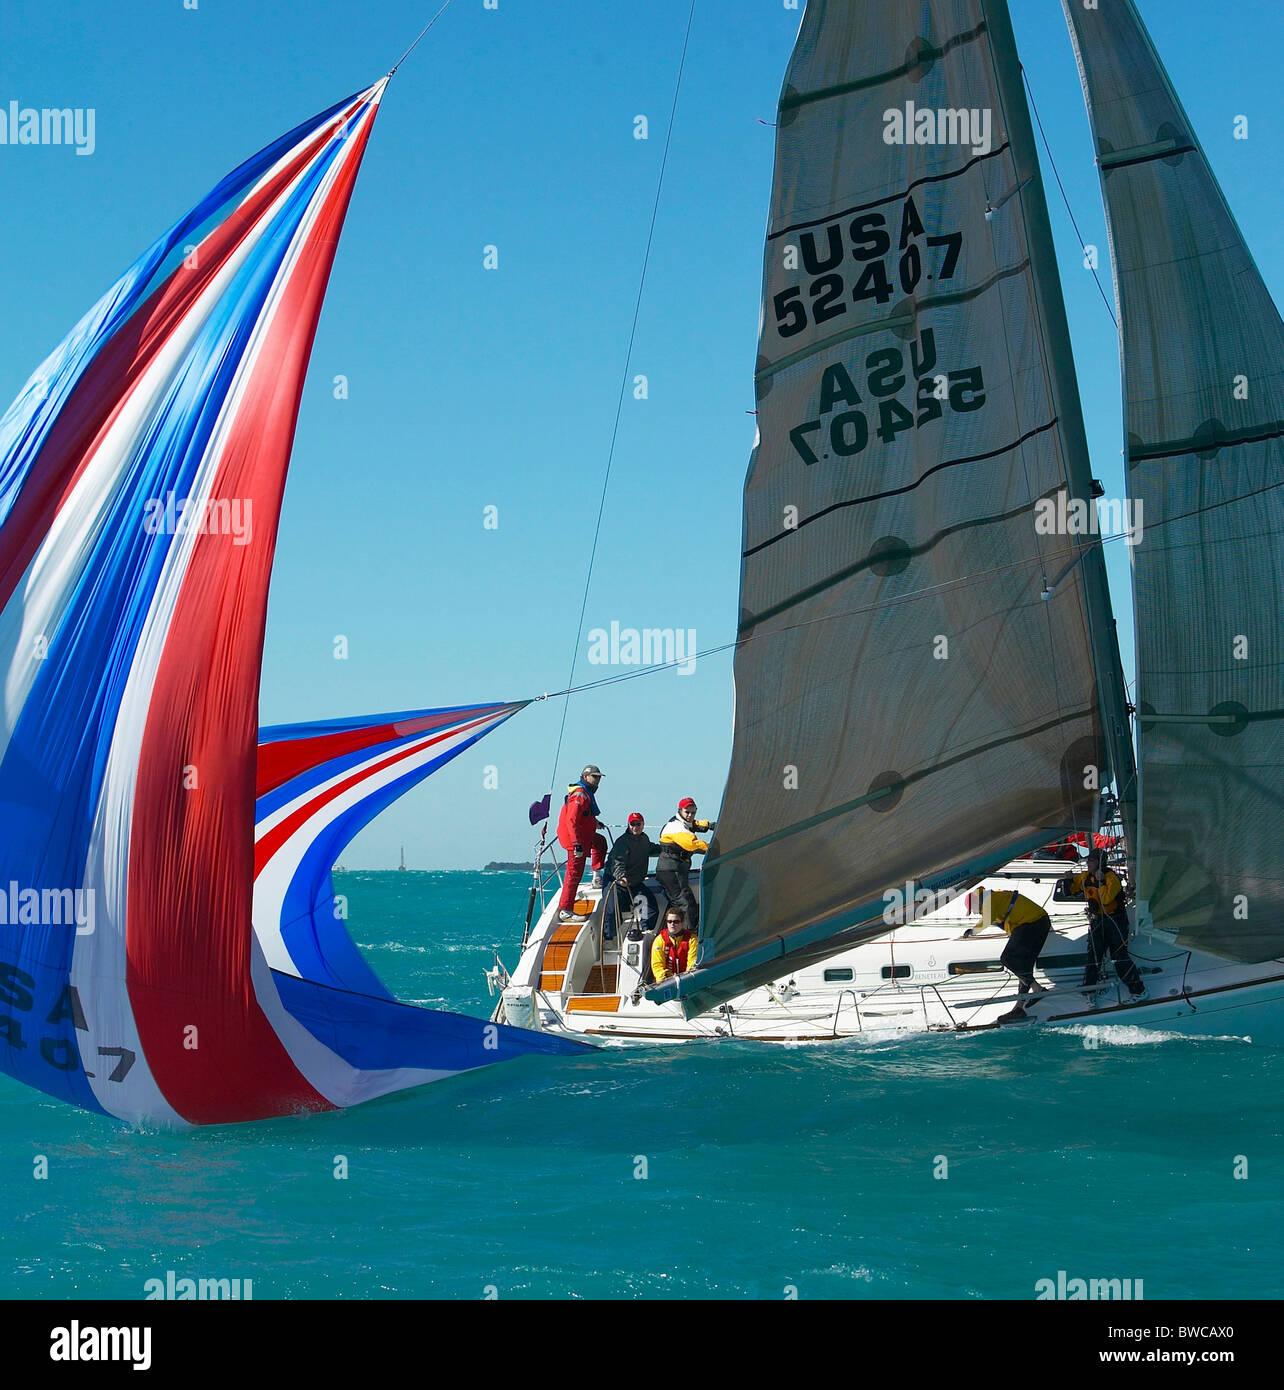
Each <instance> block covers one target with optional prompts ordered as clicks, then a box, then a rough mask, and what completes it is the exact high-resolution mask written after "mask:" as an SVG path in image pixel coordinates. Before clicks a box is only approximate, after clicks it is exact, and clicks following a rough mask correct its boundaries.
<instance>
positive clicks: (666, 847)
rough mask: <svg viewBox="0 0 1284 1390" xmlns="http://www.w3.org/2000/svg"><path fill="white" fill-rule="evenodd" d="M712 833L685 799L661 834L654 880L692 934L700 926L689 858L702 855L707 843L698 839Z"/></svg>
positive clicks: (691, 802)
mask: <svg viewBox="0 0 1284 1390" xmlns="http://www.w3.org/2000/svg"><path fill="white" fill-rule="evenodd" d="M712 829H713V822H712V821H709V820H696V804H695V802H694V801H693V800H692V799H691V798H690V797H689V796H684V797H683V798H682V800H681V801H679V802H678V814H677V815H676V816H673V817H671V818H670V819H669V820H668V821H667V822H666V823H665V827H664V829H663V830H662V831H660V857H659V859H658V860H656V865H655V876H656V878H658V879H659V880H660V886H661V887H662V888H663V889H664V894H665V897H667V898H668V900H669V906H670V907H680V908H681V909H682V912H683V915H684V916H685V918H686V920H687V921H688V922H689V923H690V925H691V930H692V931H693V932H694V931H696V930H698V928H699V926H700V907H699V904H698V903H697V902H696V900H695V894H694V893H693V892H692V891H691V856H692V855H693V854H703V853H704V852H705V850H707V849H708V848H709V842H708V841H707V840H705V839H702V838H701V837H702V836H703V835H707V834H708V833H709V831H710V830H712Z"/></svg>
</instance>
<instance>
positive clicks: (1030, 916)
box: [981, 889, 1048, 936]
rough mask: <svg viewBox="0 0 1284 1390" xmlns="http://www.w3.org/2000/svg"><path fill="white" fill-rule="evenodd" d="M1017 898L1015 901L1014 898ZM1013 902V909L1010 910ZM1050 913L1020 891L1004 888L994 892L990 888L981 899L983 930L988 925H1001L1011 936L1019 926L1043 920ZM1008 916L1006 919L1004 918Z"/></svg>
mask: <svg viewBox="0 0 1284 1390" xmlns="http://www.w3.org/2000/svg"><path fill="white" fill-rule="evenodd" d="M1014 898H1015V899H1016V901H1015V902H1013V901H1012V900H1013V899H1014ZM1009 904H1011V908H1012V910H1011V911H1010V912H1009V911H1008V906H1009ZM1047 915H1048V914H1047V913H1046V912H1045V911H1044V910H1043V909H1042V908H1041V907H1040V906H1039V904H1038V903H1035V902H1031V901H1030V899H1029V898H1023V897H1022V896H1021V894H1020V893H1017V892H1011V891H1008V890H1006V889H1005V890H1002V891H1000V892H997V893H992V892H990V891H989V890H988V889H987V891H986V893H985V896H984V898H983V899H982V900H981V930H982V931H984V930H985V928H986V927H998V926H1001V927H1002V928H1003V930H1004V931H1005V932H1007V934H1008V935H1009V936H1011V935H1012V933H1013V932H1014V931H1016V929H1017V928H1018V927H1028V926H1029V925H1030V923H1031V922H1041V921H1042V920H1043V919H1044V918H1045V917H1046V916H1047ZM1005 918H1006V920H1004V919H1005Z"/></svg>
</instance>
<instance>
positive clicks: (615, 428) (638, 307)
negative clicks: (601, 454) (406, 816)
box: [540, 0, 696, 792]
mask: <svg viewBox="0 0 1284 1390" xmlns="http://www.w3.org/2000/svg"><path fill="white" fill-rule="evenodd" d="M695 8H696V0H691V8H690V10H689V11H688V13H687V28H686V33H685V34H684V35H683V38H682V56H681V57H680V58H679V60H678V76H677V81H676V82H675V83H674V85H673V104H672V105H671V106H670V108H669V125H668V129H667V130H666V131H665V134H664V153H663V154H662V155H661V157H660V175H659V178H658V179H657V180H656V185H655V201H654V202H653V203H652V205H651V224H650V226H649V227H648V228H647V234H646V249H645V251H644V252H643V254H642V274H641V276H640V277H639V279H638V292H637V298H636V300H635V301H634V304H633V323H632V325H631V326H630V328H629V342H628V347H627V348H626V349H625V353H624V371H623V374H622V375H621V377H620V391H619V395H618V397H617V398H616V402H615V423H614V424H613V425H612V427H611V443H610V447H609V448H608V449H607V453H606V472H605V474H604V475H603V478H602V494H601V496H600V498H599V499H598V504H597V523H596V525H595V526H594V528H593V545H592V548H591V549H590V551H589V562H588V572H587V574H585V576H584V596H583V599H582V600H581V602H580V616H579V622H578V623H577V624H576V628H575V645H574V646H573V647H572V648H571V669H570V671H569V672H568V673H567V676H566V689H565V690H562V691H558V692H557V693H558V694H559V695H565V696H567V697H568V698H567V701H566V703H565V704H564V705H563V706H562V723H561V727H560V728H559V729H558V731H557V751H556V752H555V753H554V754H553V767H552V770H551V772H550V773H549V777H548V786H549V790H550V792H551V791H553V790H554V789H555V788H556V786H557V764H558V760H559V759H560V758H561V756H562V739H563V737H564V736H565V734H566V715H567V711H568V710H569V709H570V707H571V701H570V698H569V697H570V696H571V695H573V694H574V693H575V692H576V689H577V687H576V686H575V684H574V681H575V667H576V665H577V664H578V662H579V654H580V638H581V637H582V636H583V635H584V615H585V613H586V612H587V611H588V600H589V589H590V587H591V585H592V583H593V568H594V565H595V564H596V561H597V545H598V539H599V538H600V536H601V534H602V517H603V515H604V514H605V511H606V493H607V488H608V487H609V486H610V482H611V466H612V464H613V463H614V462H615V444H616V440H617V439H618V438H619V434H620V417H621V416H622V415H623V413H624V396H625V392H626V391H627V390H628V386H629V369H630V367H631V366H632V364H633V343H634V340H635V339H636V337H637V331H638V319H639V317H640V315H641V313H642V294H643V291H644V290H645V289H646V273H647V267H648V266H649V265H650V263H651V243H652V241H653V240H654V237H655V223H656V218H657V217H658V215H659V212H660V194H661V192H662V191H663V189H664V171H665V169H666V168H667V166H668V163H669V146H670V145H671V144H672V141H673V125H674V121H675V119H676V117H677V114H678V96H679V95H680V93H681V91H682V74H683V72H684V71H685V69H686V65H687V48H688V45H689V44H690V42H691V24H692V21H693V20H694V18H695ZM649 669H655V668H649ZM638 674H640V673H638ZM601 684H609V681H595V682H592V683H591V684H590V685H585V686H580V687H578V688H579V689H582V690H588V689H590V688H592V685H601ZM540 698H541V699H548V698H549V697H548V696H540Z"/></svg>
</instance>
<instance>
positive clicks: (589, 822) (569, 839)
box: [557, 782, 597, 849]
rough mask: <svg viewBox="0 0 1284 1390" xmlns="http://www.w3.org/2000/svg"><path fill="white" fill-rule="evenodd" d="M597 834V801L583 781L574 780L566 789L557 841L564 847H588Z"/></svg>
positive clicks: (558, 823)
mask: <svg viewBox="0 0 1284 1390" xmlns="http://www.w3.org/2000/svg"><path fill="white" fill-rule="evenodd" d="M596 834H597V802H596V800H594V797H593V793H592V792H591V791H589V789H588V788H587V787H586V786H585V785H584V783H583V782H574V783H572V784H571V785H570V786H569V787H567V789H566V796H565V798H564V800H563V801H562V809H561V812H560V813H559V814H558V817H557V842H558V844H560V845H561V846H562V848H563V849H573V848H574V847H575V846H576V845H581V846H583V848H584V849H588V847H589V846H590V845H591V844H592V843H593V836H594V835H596Z"/></svg>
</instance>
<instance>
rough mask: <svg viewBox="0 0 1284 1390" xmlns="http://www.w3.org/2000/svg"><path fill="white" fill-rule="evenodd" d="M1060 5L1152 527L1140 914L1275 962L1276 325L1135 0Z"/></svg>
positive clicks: (1279, 516)
mask: <svg viewBox="0 0 1284 1390" xmlns="http://www.w3.org/2000/svg"><path fill="white" fill-rule="evenodd" d="M1066 14H1067V17H1068V19H1069V21H1070V29H1071V33H1072V35H1073V37H1074V41H1075V49H1076V52H1077V54H1078V57H1079V66H1080V71H1081V74H1082V77H1083V83H1084V92H1085V94H1086V95H1087V98H1088V107H1089V111H1090V113H1091V116H1092V122H1093V130H1094V134H1095V136H1096V142H1097V162H1098V164H1099V165H1100V169H1101V182H1102V188H1103V190H1104V194H1105V201H1106V212H1107V216H1108V220H1109V225H1110V246H1111V257H1112V261H1113V264H1114V271H1115V287H1116V293H1117V295H1118V298H1119V309H1120V330H1121V337H1122V351H1123V366H1124V395H1125V429H1126V432H1127V441H1128V486H1129V491H1130V493H1131V495H1132V498H1133V503H1134V507H1139V508H1140V509H1141V518H1142V529H1141V541H1140V544H1139V545H1138V546H1137V547H1136V550H1135V552H1134V558H1133V573H1134V576H1135V584H1136V596H1137V680H1138V694H1139V698H1140V705H1139V714H1140V728H1139V734H1138V747H1139V751H1140V759H1141V777H1142V781H1141V787H1142V818H1141V837H1140V859H1139V881H1138V915H1139V917H1140V919H1141V920H1142V922H1143V923H1147V922H1153V924H1154V925H1155V926H1156V927H1158V928H1160V929H1162V930H1170V931H1173V932H1175V933H1177V935H1178V939H1179V940H1181V941H1182V942H1183V943H1184V944H1187V945H1191V946H1195V947H1198V948H1199V949H1201V950H1206V951H1212V952H1215V953H1217V954H1220V955H1225V956H1230V957H1231V958H1233V959H1236V960H1245V961H1260V960H1269V959H1272V958H1274V957H1276V956H1278V955H1280V954H1281V952H1284V877H1281V873H1280V863H1281V856H1280V841H1281V838H1284V567H1281V564H1280V547H1281V538H1284V491H1282V490H1281V486H1280V485H1281V482H1284V324H1282V323H1281V321H1280V315H1279V310H1278V309H1277V308H1276V307H1275V304H1274V303H1273V301H1272V300H1271V296H1270V294H1269V293H1268V292H1267V289H1266V286H1265V284H1264V283H1263V281H1262V277H1261V275H1260V274H1259V272H1258V270H1257V267H1256V266H1255V265H1254V264H1253V258H1252V256H1251V255H1250V254H1249V251H1248V248H1247V246H1246V245H1245V244H1244V239H1243V237H1242V236H1241V235H1240V231H1239V228H1238V227H1237V226H1236V224H1235V219H1234V217H1233V216H1232V214H1231V211H1230V209H1229V208H1228V207H1227V205H1226V200H1225V198H1224V197H1223V196H1222V191H1221V189H1220V188H1219V187H1218V184H1217V180H1216V179H1215V178H1214V177H1213V173H1212V170H1211V169H1210V168H1209V166H1208V161H1207V159H1206V158H1205V157H1204V152H1203V150H1201V149H1200V147H1199V142H1198V140H1197V139H1196V138H1195V135H1194V133H1193V131H1192V129H1191V125H1190V122H1189V120H1188V119H1187V116H1186V113H1185V111H1184V110H1183V109H1182V106H1181V103H1180V102H1179V101H1178V100H1177V97H1176V95H1175V93H1174V92H1173V89H1172V86H1171V84H1170V83H1169V80H1168V76H1167V74H1166V73H1165V72H1164V69H1163V66H1162V64H1161V63H1160V61H1159V58H1158V57H1157V56H1156V53H1155V50H1154V48H1153V47H1152V46H1151V43H1150V39H1149V36H1148V35H1147V33H1146V31H1145V29H1144V28H1143V26H1142V24H1141V21H1140V19H1139V18H1138V17H1137V12H1136V10H1135V9H1134V8H1133V5H1132V4H1131V2H1130V0H1109V3H1108V4H1103V5H1102V7H1101V8H1100V9H1092V10H1085V9H1084V8H1083V7H1082V6H1080V5H1073V4H1067V5H1066Z"/></svg>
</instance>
